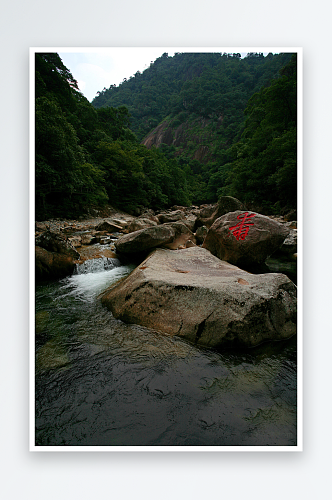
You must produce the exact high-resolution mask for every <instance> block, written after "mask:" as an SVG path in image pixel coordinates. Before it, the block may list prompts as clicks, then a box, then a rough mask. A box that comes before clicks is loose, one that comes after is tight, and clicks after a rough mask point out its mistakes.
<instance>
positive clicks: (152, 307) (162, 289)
mask: <svg viewBox="0 0 332 500" xmlns="http://www.w3.org/2000/svg"><path fill="white" fill-rule="evenodd" d="M101 301H102V303H103V305H105V306H106V307H107V308H108V309H110V310H111V312H112V314H113V315H114V317H115V318H117V319H120V320H122V321H124V322H125V323H129V324H139V325H142V326H145V327H147V328H151V329H154V330H157V331H159V332H161V333H164V334H168V335H171V336H174V335H176V336H179V337H182V338H184V339H187V340H189V341H190V342H193V343H195V344H199V345H203V346H208V347H251V346H255V345H257V344H259V343H261V342H263V341H266V340H281V339H286V338H289V337H291V336H292V335H294V334H295V333H296V286H295V285H294V283H292V281H291V280H290V279H289V278H287V276H285V275H283V274H279V273H270V274H262V275H255V274H251V273H247V272H246V271H243V270H241V269H239V268H238V267H236V266H233V265H231V264H229V263H227V262H224V261H221V260H219V259H218V258H217V257H215V256H213V255H212V254H211V253H210V252H209V251H208V250H206V249H203V248H200V247H192V248H187V249H184V250H175V251H170V250H167V249H161V248H157V249H155V250H154V251H153V252H152V253H151V254H150V255H149V256H148V257H147V259H146V260H145V261H143V262H142V263H141V264H140V265H139V266H138V267H137V268H136V269H135V270H134V271H133V272H132V273H131V274H130V275H129V276H128V277H127V278H126V279H124V280H122V281H121V282H119V283H117V284H115V285H113V286H112V287H110V288H109V289H108V290H107V291H106V292H105V293H104V294H103V296H102V297H101Z"/></svg>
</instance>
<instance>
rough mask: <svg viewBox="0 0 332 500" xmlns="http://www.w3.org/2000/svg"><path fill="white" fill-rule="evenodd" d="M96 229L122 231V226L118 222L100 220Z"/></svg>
mask: <svg viewBox="0 0 332 500" xmlns="http://www.w3.org/2000/svg"><path fill="white" fill-rule="evenodd" d="M95 229H96V231H107V232H108V233H113V232H116V231H122V226H120V225H118V224H114V223H113V222H108V221H107V220H104V221H103V222H100V223H99V224H98V225H97V226H96V227H95Z"/></svg>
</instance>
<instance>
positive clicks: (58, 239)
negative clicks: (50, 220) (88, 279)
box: [36, 231, 80, 259]
mask: <svg viewBox="0 0 332 500" xmlns="http://www.w3.org/2000/svg"><path fill="white" fill-rule="evenodd" d="M36 246H38V247H41V248H44V249H45V250H47V251H48V252H56V253H58V254H61V255H67V256H68V257H71V258H72V259H79V258H80V254H79V253H78V252H77V250H75V248H74V247H73V245H72V244H71V243H70V241H69V240H68V238H66V236H63V235H62V234H60V233H55V232H53V231H45V232H44V233H43V234H41V235H39V236H38V237H37V238H36Z"/></svg>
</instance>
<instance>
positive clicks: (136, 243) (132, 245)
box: [115, 222, 195, 254]
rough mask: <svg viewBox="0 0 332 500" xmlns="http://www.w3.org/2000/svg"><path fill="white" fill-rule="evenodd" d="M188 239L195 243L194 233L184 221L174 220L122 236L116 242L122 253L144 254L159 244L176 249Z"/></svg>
mask: <svg viewBox="0 0 332 500" xmlns="http://www.w3.org/2000/svg"><path fill="white" fill-rule="evenodd" d="M188 240H192V241H193V242H194V243H195V237H194V235H193V233H192V232H191V231H190V230H189V229H188V228H187V227H186V226H185V225H184V224H183V223H181V222H173V223H169V224H160V225H159V226H152V227H147V228H145V229H140V230H139V231H134V232H133V233H129V234H126V235H124V236H121V237H120V238H119V239H118V240H117V241H116V242H115V247H116V249H117V251H118V252H119V253H120V254H142V252H147V251H150V250H152V249H153V248H156V247H159V246H164V247H167V248H170V249H176V248H178V247H179V246H181V245H185V244H186V242H187V241H188Z"/></svg>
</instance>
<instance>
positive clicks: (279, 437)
mask: <svg viewBox="0 0 332 500" xmlns="http://www.w3.org/2000/svg"><path fill="white" fill-rule="evenodd" d="M271 265H272V266H274V268H273V269H272V270H273V271H276V270H278V271H282V266H283V263H282V262H281V263H280V262H278V261H276V260H275V261H274V262H272V264H271ZM287 265H288V264H287ZM276 266H277V267H278V266H279V267H278V269H276ZM133 269H134V265H121V263H120V262H119V261H118V260H117V259H114V258H108V259H107V258H104V259H97V260H95V261H87V263H85V264H84V265H81V266H78V267H77V269H76V271H75V274H73V275H72V276H69V277H67V278H65V279H62V280H59V281H54V282H52V283H48V284H43V285H37V286H36V376H35V424H36V427H35V444H36V445H37V446H40V447H47V446H115V447H116V446H295V445H296V444H297V437H296V435H297V340H296V336H295V337H292V338H291V339H289V340H287V341H282V342H273V343H272V342H269V343H265V344H262V345H260V346H258V347H255V348H252V349H246V350H242V351H233V350H227V351H225V350H223V351H221V350H216V349H205V348H202V347H199V348H198V347H196V346H194V345H191V344H190V343H188V342H186V341H184V340H181V339H179V338H176V337H173V338H171V337H168V336H166V335H163V334H160V333H158V332H156V331H151V330H148V329H146V328H144V327H140V326H137V325H126V324H124V323H123V322H121V321H119V320H116V319H114V318H113V317H112V315H111V313H110V312H109V311H108V310H107V309H106V308H104V307H103V306H102V305H101V303H100V301H99V299H98V296H99V295H100V294H101V293H102V292H103V291H104V290H105V289H106V288H107V287H109V286H110V285H111V284H112V283H114V282H115V281H117V280H119V279H121V278H123V277H125V276H126V275H128V274H129V273H130V272H131V271H132V270H133ZM291 271H292V272H293V274H294V266H293V267H292V270H291Z"/></svg>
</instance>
